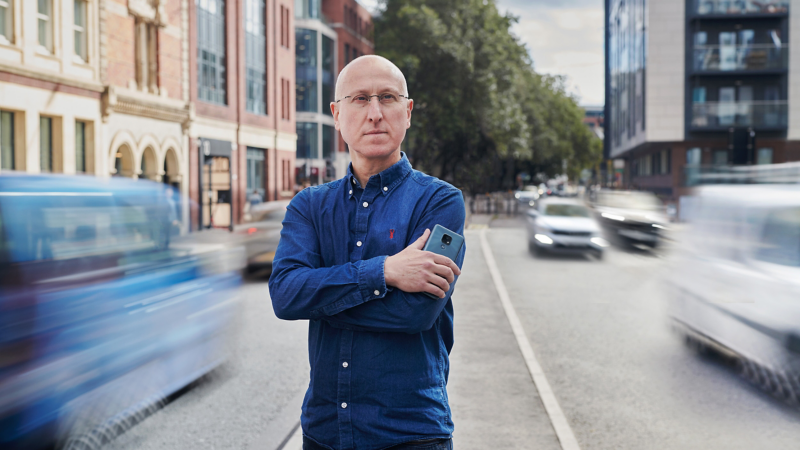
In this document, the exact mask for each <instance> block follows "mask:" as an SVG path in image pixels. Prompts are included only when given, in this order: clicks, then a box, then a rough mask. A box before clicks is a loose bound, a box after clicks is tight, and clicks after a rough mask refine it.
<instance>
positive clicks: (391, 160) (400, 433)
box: [269, 56, 465, 450]
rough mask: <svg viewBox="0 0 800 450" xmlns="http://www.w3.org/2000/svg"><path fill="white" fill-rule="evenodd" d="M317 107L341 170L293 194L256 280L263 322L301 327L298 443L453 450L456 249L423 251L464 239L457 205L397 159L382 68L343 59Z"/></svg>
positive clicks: (402, 84)
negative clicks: (268, 304)
mask: <svg viewBox="0 0 800 450" xmlns="http://www.w3.org/2000/svg"><path fill="white" fill-rule="evenodd" d="M330 106H331V111H332V112H333V119H334V121H335V124H336V129H337V130H339V131H340V132H341V133H342V137H343V138H344V141H345V142H347V144H348V146H349V147H350V156H351V159H352V163H351V164H350V167H349V169H348V171H347V175H346V176H345V177H344V178H342V179H340V180H337V181H334V182H331V183H327V184H324V185H321V186H315V187H312V188H309V189H305V190H303V191H301V192H300V193H298V194H297V196H295V197H294V199H293V200H292V202H291V204H290V205H289V207H288V208H287V212H286V218H285V219H284V221H283V230H282V231H281V239H280V244H279V245H278V250H277V253H276V254H275V259H274V262H273V272H272V277H271V278H270V280H269V291H270V295H271V297H272V306H273V308H274V309H275V314H276V315H277V316H278V317H279V318H281V319H284V320H308V321H309V327H308V355H309V362H310V364H311V380H310V382H309V385H308V391H307V392H306V396H305V399H304V401H303V407H302V415H301V423H302V427H303V448H304V449H305V450H315V449H336V450H340V449H342V450H343V449H358V450H362V449H363V450H378V449H390V448H391V449H393V450H400V449H409V450H410V449H420V450H421V449H452V440H451V437H452V432H453V420H452V418H451V414H450V406H449V404H448V401H447V389H446V386H447V378H448V374H449V368H450V364H449V354H450V350H451V349H452V347H453V303H452V301H451V295H452V293H453V289H454V286H455V282H456V279H457V278H458V275H460V274H461V270H460V267H461V265H462V263H463V261H464V252H465V249H462V251H461V253H460V254H459V256H458V257H457V260H456V261H455V262H454V261H451V260H450V259H449V258H447V257H444V256H440V255H436V254H434V253H431V252H426V251H423V250H422V249H423V247H424V245H425V242H426V241H427V239H428V236H429V235H430V230H431V229H432V228H433V227H434V226H435V225H436V224H440V225H442V226H444V227H445V228H448V229H450V230H453V231H456V232H457V233H459V234H463V232H464V231H463V230H464V213H465V211H464V201H463V197H462V195H461V192H460V191H459V190H458V189H456V188H454V187H453V186H451V185H450V184H447V183H445V182H444V181H441V180H438V179H436V178H434V177H431V176H428V175H425V174H424V173H421V172H419V171H416V170H414V169H412V168H411V164H409V162H408V158H406V156H405V154H403V153H402V152H401V151H400V146H401V144H402V142H403V139H404V138H405V133H406V130H407V129H408V128H409V126H411V111H412V110H413V109H414V101H413V100H411V99H410V98H409V97H408V88H407V86H406V80H405V77H404V76H403V73H402V72H401V71H400V70H399V69H398V68H397V67H396V66H395V65H394V64H392V63H391V62H390V61H389V60H387V59H384V58H381V57H379V56H362V57H360V58H358V59H356V60H354V61H353V62H351V63H350V64H349V65H348V66H347V67H345V68H344V70H342V72H341V73H340V74H339V79H338V81H337V83H336V101H335V102H332V103H331V105H330ZM427 294H432V295H433V298H432V297H431V296H429V295H427Z"/></svg>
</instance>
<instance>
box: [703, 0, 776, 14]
mask: <svg viewBox="0 0 800 450" xmlns="http://www.w3.org/2000/svg"><path fill="white" fill-rule="evenodd" d="M695 6H696V8H695V14H696V15H698V16H712V15H713V16H727V15H737V16H740V15H749V14H752V15H768V14H787V13H788V12H789V0H761V1H755V0H697V1H696V2H695Z"/></svg>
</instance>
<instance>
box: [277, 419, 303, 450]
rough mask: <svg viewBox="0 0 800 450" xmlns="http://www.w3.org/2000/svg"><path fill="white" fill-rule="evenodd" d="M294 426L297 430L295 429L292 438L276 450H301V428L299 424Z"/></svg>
mask: <svg viewBox="0 0 800 450" xmlns="http://www.w3.org/2000/svg"><path fill="white" fill-rule="evenodd" d="M295 426H296V427H297V428H295V431H294V433H293V434H292V437H290V438H289V440H288V441H286V443H285V444H283V445H282V446H280V447H278V449H277V450H303V427H301V426H300V424H299V423H298V424H297V425H295Z"/></svg>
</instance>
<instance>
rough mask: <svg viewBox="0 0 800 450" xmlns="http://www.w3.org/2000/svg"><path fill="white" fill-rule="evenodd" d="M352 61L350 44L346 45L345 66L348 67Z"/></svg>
mask: <svg viewBox="0 0 800 450" xmlns="http://www.w3.org/2000/svg"><path fill="white" fill-rule="evenodd" d="M350 61H352V59H350V44H344V64H345V65H347V64H348V63H349V62H350Z"/></svg>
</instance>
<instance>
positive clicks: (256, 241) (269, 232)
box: [233, 200, 289, 272]
mask: <svg viewBox="0 0 800 450" xmlns="http://www.w3.org/2000/svg"><path fill="white" fill-rule="evenodd" d="M287 206H289V200H279V201H274V202H265V203H260V204H258V205H254V206H252V207H250V209H249V211H248V212H247V213H246V214H245V217H244V220H243V221H242V223H241V224H240V225H236V226H235V227H234V228H233V233H234V235H235V236H237V237H238V239H237V242H236V245H242V246H244V248H245V252H246V255H247V269H248V271H251V272H254V271H258V270H263V269H266V270H271V269H272V260H273V258H275V250H277V249H278V242H279V241H280V238H281V228H282V222H283V218H284V217H285V216H286V207H287Z"/></svg>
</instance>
